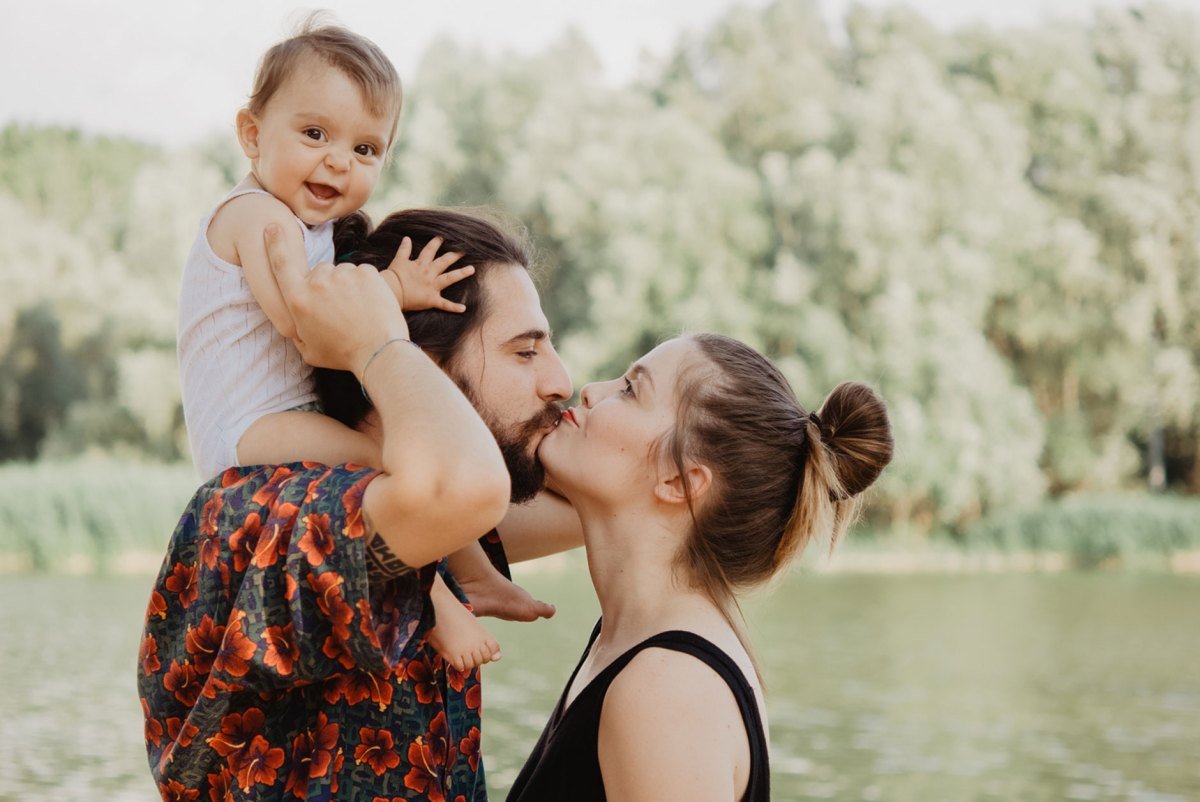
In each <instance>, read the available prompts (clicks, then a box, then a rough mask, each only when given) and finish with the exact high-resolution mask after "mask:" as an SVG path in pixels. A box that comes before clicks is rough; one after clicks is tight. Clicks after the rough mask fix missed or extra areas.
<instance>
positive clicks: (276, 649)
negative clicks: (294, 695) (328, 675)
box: [263, 623, 300, 677]
mask: <svg viewBox="0 0 1200 802" xmlns="http://www.w3.org/2000/svg"><path fill="white" fill-rule="evenodd" d="M263 639H264V640H266V642H267V653H266V654H265V655H263V662H264V663H266V664H267V665H269V666H271V668H273V669H275V671H276V672H278V673H279V674H280V676H284V677H286V676H287V675H288V674H291V673H292V667H293V666H295V664H296V661H297V660H299V659H300V645H299V644H298V643H296V636H295V632H294V629H293V625H292V624H291V623H288V624H287V625H286V626H282V627H267V629H266V631H265V632H264V633H263Z"/></svg>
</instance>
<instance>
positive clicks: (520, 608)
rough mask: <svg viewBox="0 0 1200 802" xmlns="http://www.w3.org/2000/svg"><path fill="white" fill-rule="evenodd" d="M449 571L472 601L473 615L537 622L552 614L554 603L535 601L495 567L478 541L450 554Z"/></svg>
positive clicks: (527, 592)
mask: <svg viewBox="0 0 1200 802" xmlns="http://www.w3.org/2000/svg"><path fill="white" fill-rule="evenodd" d="M448 565H449V567H450V573H451V574H453V575H454V580H455V581H456V582H458V586H459V587H460V588H462V589H463V593H466V594H467V598H468V599H470V600H471V606H472V607H474V608H475V614H476V615H490V616H492V617H493V618H502V619H504V620H505V621H536V620H537V619H539V618H549V617H550V616H552V615H554V605H553V604H547V603H546V602H544V601H538V600H537V599H535V598H533V596H531V595H529V591H527V590H525V589H524V588H522V587H521V586H519V585H515V584H513V583H512V582H511V581H509V580H508V579H505V577H504V575H503V574H501V573H500V572H499V571H497V570H496V567H495V566H494V565H492V561H491V560H489V559H488V558H487V555H486V554H484V552H483V547H482V546H480V545H479V543H472V544H470V545H468V546H463V547H462V548H461V549H459V550H458V551H456V552H454V553H453V554H451V555H450V557H449V560H448Z"/></svg>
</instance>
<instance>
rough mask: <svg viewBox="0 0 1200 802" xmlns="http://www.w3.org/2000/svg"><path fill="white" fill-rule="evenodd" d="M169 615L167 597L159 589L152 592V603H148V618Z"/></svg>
mask: <svg viewBox="0 0 1200 802" xmlns="http://www.w3.org/2000/svg"><path fill="white" fill-rule="evenodd" d="M166 617H167V599H166V597H164V596H163V595H162V594H161V593H159V592H158V591H157V590H156V591H154V592H153V593H151V594H150V603H149V604H148V605H146V620H147V621H149V620H150V619H151V618H166Z"/></svg>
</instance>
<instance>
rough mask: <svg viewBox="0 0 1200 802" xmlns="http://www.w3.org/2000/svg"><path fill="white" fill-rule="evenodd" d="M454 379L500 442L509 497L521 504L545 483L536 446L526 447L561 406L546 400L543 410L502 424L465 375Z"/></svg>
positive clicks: (552, 421) (557, 417)
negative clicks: (518, 421) (516, 421)
mask: <svg viewBox="0 0 1200 802" xmlns="http://www.w3.org/2000/svg"><path fill="white" fill-rule="evenodd" d="M453 378H454V383H455V384H457V385H458V388H459V389H460V390H462V391H463V395H465V396H466V397H467V399H468V400H469V401H470V402H471V404H472V405H473V406H474V407H475V410H476V411H477V412H478V413H479V417H481V418H483V422H484V423H485V424H487V427H488V429H490V430H491V432H492V434H493V435H494V436H495V438H496V444H497V445H499V446H500V454H501V456H503V457H504V464H505V466H507V467H508V475H509V476H510V477H511V479H512V493H511V494H510V495H509V501H511V502H512V503H513V504H524V503H525V502H526V501H530V500H532V499H533V497H534V496H536V495H537V494H538V493H539V492H541V490H542V488H543V487H544V486H545V484H546V470H545V468H543V467H542V461H541V460H540V459H538V456H537V450H536V449H532V448H530V447H529V445H530V443H532V442H533V438H535V437H537V436H539V435H542V434H545V433H546V430H547V429H550V428H552V427H553V426H555V425H556V424H557V423H558V422H559V421H560V420H561V419H562V408H560V407H559V406H558V404H555V403H552V402H551V403H548V404H546V406H545V407H543V408H542V411H541V412H539V413H538V414H536V415H534V416H533V417H532V418H529V419H528V420H526V421H524V422H522V423H517V424H513V425H511V426H502V425H501V424H500V422H499V421H498V420H496V418H495V416H494V415H493V414H492V411H491V410H490V409H488V407H487V405H486V404H484V403H482V402H481V401H480V400H479V396H477V395H476V394H475V392H474V389H473V388H472V387H471V386H470V384H469V383H467V382H466V381H465V380H464V379H462V378H461V377H458V376H454V377H453Z"/></svg>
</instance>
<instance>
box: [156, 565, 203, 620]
mask: <svg viewBox="0 0 1200 802" xmlns="http://www.w3.org/2000/svg"><path fill="white" fill-rule="evenodd" d="M163 584H164V586H165V587H166V589H167V590H169V591H171V592H172V593H174V594H175V595H176V596H178V597H179V603H180V604H182V605H183V609H185V610H186V609H187V608H188V605H189V604H191V603H192V602H194V601H195V600H196V594H197V593H198V592H199V588H198V586H197V585H196V566H195V565H184V564H183V563H175V566H174V567H173V568H172V569H171V575H170V576H169V577H167V581H166V582H164V583H163Z"/></svg>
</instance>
